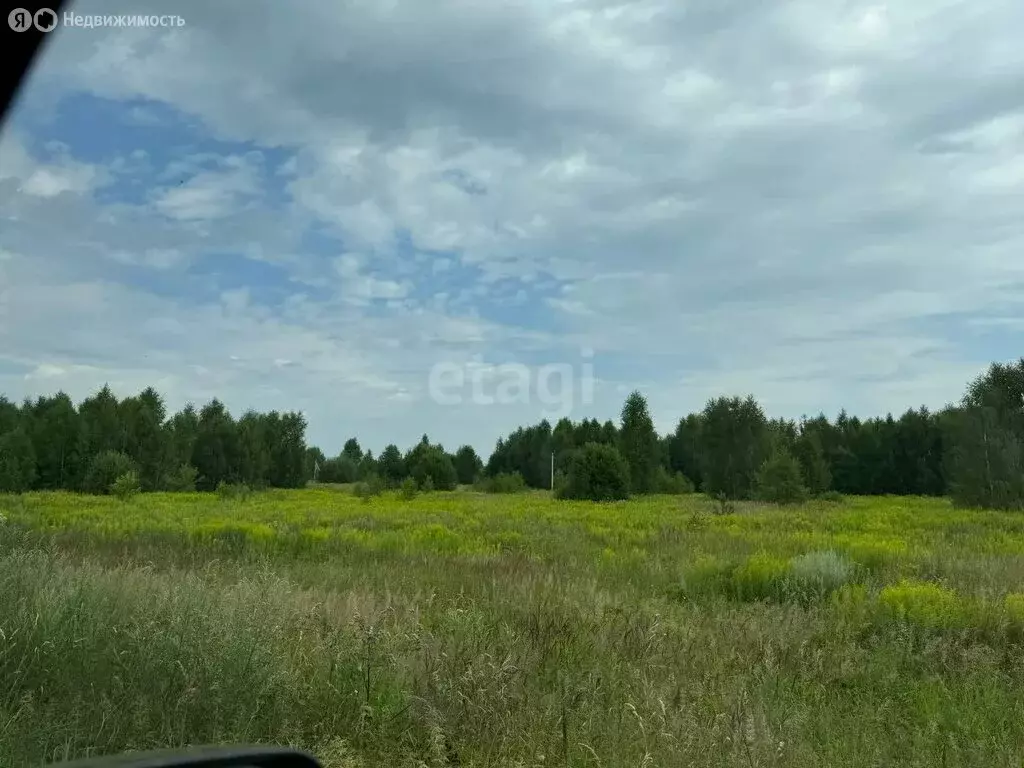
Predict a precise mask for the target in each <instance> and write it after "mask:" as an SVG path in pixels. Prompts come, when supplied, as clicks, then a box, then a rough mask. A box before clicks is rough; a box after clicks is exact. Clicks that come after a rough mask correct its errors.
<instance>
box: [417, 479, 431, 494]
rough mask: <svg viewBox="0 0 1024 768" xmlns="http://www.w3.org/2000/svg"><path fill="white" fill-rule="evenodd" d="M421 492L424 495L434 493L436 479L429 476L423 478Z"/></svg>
mask: <svg viewBox="0 0 1024 768" xmlns="http://www.w3.org/2000/svg"><path fill="white" fill-rule="evenodd" d="M420 490H421V491H423V492H424V493H432V492H433V490H434V478H433V477H431V476H430V475H427V476H426V477H424V478H423V482H422V483H420Z"/></svg>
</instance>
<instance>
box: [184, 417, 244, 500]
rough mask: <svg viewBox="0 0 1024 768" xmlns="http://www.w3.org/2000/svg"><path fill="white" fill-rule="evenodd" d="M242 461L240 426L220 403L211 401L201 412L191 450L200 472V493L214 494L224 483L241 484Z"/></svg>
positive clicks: (194, 463) (195, 465)
mask: <svg viewBox="0 0 1024 768" xmlns="http://www.w3.org/2000/svg"><path fill="white" fill-rule="evenodd" d="M239 459H240V452H239V444H238V428H237V425H236V424H235V421H234V419H233V418H231V414H230V413H228V410H227V408H225V407H224V404H223V403H222V402H220V400H217V399H214V400H211V401H210V403H209V404H207V405H205V406H203V409H202V410H201V411H200V412H199V424H198V428H197V431H196V439H195V444H194V446H193V448H192V462H191V463H192V466H194V467H195V468H196V469H197V470H198V471H199V481H198V482H197V483H196V485H197V487H198V488H199V490H201V491H212V490H214V489H216V488H217V486H218V485H220V484H221V483H222V482H224V483H236V482H238V480H239V478H238V475H239V463H240V462H239Z"/></svg>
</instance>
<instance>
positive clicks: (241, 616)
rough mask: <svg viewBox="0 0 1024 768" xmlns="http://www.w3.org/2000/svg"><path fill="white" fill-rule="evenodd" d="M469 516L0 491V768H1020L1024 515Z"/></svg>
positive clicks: (626, 507) (514, 501)
mask: <svg viewBox="0 0 1024 768" xmlns="http://www.w3.org/2000/svg"><path fill="white" fill-rule="evenodd" d="M714 509H715V505H714V504H713V503H711V502H709V501H707V500H705V499H703V498H701V497H699V496H690V497H651V498H646V499H642V500H635V501H630V502H623V503H616V504H606V505H596V504H589V503H570V502H556V501H554V500H552V499H550V498H549V496H548V495H547V494H544V493H525V494H515V495H510V496H501V495H493V494H481V493H474V492H471V491H467V490H463V491H458V492H454V493H433V494H421V495H419V496H417V497H416V498H414V499H410V500H403V499H401V498H400V497H399V496H398V495H397V494H393V493H387V494H384V495H383V496H380V497H374V498H370V499H366V500H363V499H358V498H355V497H354V496H353V495H352V494H351V493H350V492H349V491H347V490H343V489H337V488H323V487H322V488H317V489H310V490H305V491H295V492H284V491H273V492H268V493H262V494H256V495H254V496H252V497H251V498H249V499H247V500H232V499H227V500H224V499H219V498H218V497H217V496H216V495H213V494H210V495H199V494H184V495H171V494H153V495H143V496H140V497H137V498H135V499H133V500H131V501H129V502H120V501H117V500H116V499H111V498H94V497H84V496H76V495H71V494H28V495H26V496H23V497H0V765H3V766H7V765H13V766H20V765H33V764H36V763H38V762H44V761H52V760H59V759H65V758H69V757H79V756H85V755H90V754H106V753H112V752H120V751H125V750H132V749H150V748H158V747H168V746H170V747H173V746H182V745H187V744H196V743H208V742H273V743H285V744H293V745H297V746H301V747H303V748H305V749H309V750H310V751H313V752H315V753H316V754H318V755H319V756H320V757H321V759H322V760H323V762H324V763H325V765H326V766H328V768H331V767H332V766H346V767H348V766H367V768H369V766H378V765H381V766H382V765H388V766H410V767H411V766H423V765H426V766H442V765H461V766H484V765H488V766H490V765H493V766H499V765H500V766H522V767H525V766H552V765H557V766H607V767H609V768H610V767H612V766H638V767H640V766H644V767H646V766H661V765H680V766H682V765H694V766H734V765H735V766H747V767H749V766H773V765H786V766H790V765H792V766H805V765H806V766H820V765H838V766H876V765H914V766H917V765H919V766H933V765H1007V764H1020V762H1021V761H1022V760H1024V717H1022V715H1024V704H1022V703H1021V702H1022V697H1021V695H1020V692H1021V690H1022V687H1024V518H1022V517H1018V516H1014V515H1008V514H1003V513H994V512H980V511H963V510H954V509H952V508H951V507H950V506H949V504H948V503H947V502H944V501H941V500H934V499H918V498H872V499H847V500H846V501H845V502H843V503H839V504H836V503H827V504H825V503H821V504H809V505H807V506H805V507H799V508H788V509H775V508H772V507H768V506H763V505H756V504H740V505H737V510H736V512H735V513H734V514H729V515H716V514H714V513H713V511H714Z"/></svg>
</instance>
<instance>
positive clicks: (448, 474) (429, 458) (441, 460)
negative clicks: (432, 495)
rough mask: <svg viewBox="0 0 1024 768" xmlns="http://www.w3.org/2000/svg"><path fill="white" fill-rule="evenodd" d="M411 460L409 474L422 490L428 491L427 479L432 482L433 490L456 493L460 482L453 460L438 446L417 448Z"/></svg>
mask: <svg viewBox="0 0 1024 768" xmlns="http://www.w3.org/2000/svg"><path fill="white" fill-rule="evenodd" d="M417 448H418V450H416V451H415V453H414V455H413V456H412V458H410V466H409V474H410V475H412V477H413V478H414V479H415V480H416V484H417V485H418V486H419V487H420V490H421V491H422V490H426V488H424V484H425V483H426V481H427V478H428V477H429V478H430V481H431V486H432V487H431V490H433V489H434V488H436V489H437V490H439V491H454V490H455V486H456V485H457V484H458V482H459V478H458V475H457V474H456V472H455V465H454V464H453V463H452V458H451V456H449V455H448V454H447V453H445V452H444V450H443V449H442V448H441V447H440V446H438V445H426V446H422V447H420V446H417Z"/></svg>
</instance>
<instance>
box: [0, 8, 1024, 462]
mask: <svg viewBox="0 0 1024 768" xmlns="http://www.w3.org/2000/svg"><path fill="white" fill-rule="evenodd" d="M73 10H74V11H75V12H76V13H79V14H93V13H95V14H117V13H129V12H130V13H133V14H135V13H145V14H165V13H170V12H174V13H177V14H178V15H180V16H181V17H182V18H183V19H184V20H185V22H186V23H185V26H184V27H182V28H175V29H168V28H154V29H96V28H93V29H84V28H63V29H62V28H58V30H57V31H56V32H55V33H53V35H54V37H53V38H52V39H51V45H50V47H49V49H48V51H47V53H46V56H45V58H44V61H43V62H42V63H41V65H40V66H39V67H38V68H37V70H36V72H35V73H34V76H33V79H32V81H31V83H30V84H29V88H28V90H27V91H26V92H24V94H23V98H22V100H21V102H20V104H19V107H18V110H17V113H16V114H15V116H14V118H13V119H12V120H11V121H10V122H9V123H8V125H7V126H6V127H5V129H4V132H3V137H2V141H0V217H2V224H0V391H2V392H4V393H5V394H7V395H8V396H9V397H14V398H19V399H20V398H21V397H23V396H26V395H35V394H39V393H50V392H54V391H56V390H58V389H63V390H65V391H67V392H68V393H70V394H71V395H72V396H74V397H75V398H76V399H78V398H81V397H83V396H85V395H86V394H88V393H89V392H90V391H93V390H95V389H96V388H98V387H99V386H101V385H102V384H103V383H104V382H109V383H110V384H111V386H112V387H113V388H114V389H115V390H116V391H118V392H119V393H122V394H128V393H133V392H136V391H138V390H139V389H141V388H143V387H144V386H146V385H150V384H152V385H154V386H156V387H157V388H158V389H159V390H160V391H161V392H163V393H164V394H165V395H166V398H167V400H168V404H169V405H170V406H171V407H173V408H177V407H180V406H181V405H182V404H183V403H184V402H186V401H189V400H191V401H194V402H196V403H203V402H205V401H207V400H209V399H210V398H211V397H213V396H218V397H220V398H221V399H223V400H225V401H226V402H227V404H228V405H229V407H230V408H231V409H232V410H233V411H234V412H236V413H240V412H241V411H243V410H245V409H247V408H257V409H261V410H263V409H270V408H278V409H297V410H303V411H304V412H305V413H306V415H307V417H308V419H309V422H310V428H309V433H308V434H309V437H310V439H311V440H312V441H313V442H315V443H317V444H320V445H321V446H322V447H323V448H324V449H325V451H327V452H328V453H333V452H335V451H337V450H338V449H340V446H341V444H342V442H343V441H344V439H345V438H346V437H348V436H351V435H353V434H355V435H358V436H359V438H360V439H361V442H363V444H364V445H366V446H368V447H371V448H373V449H374V450H379V448H380V447H382V446H383V445H384V444H386V443H387V442H390V441H395V442H398V443H399V444H400V445H403V446H407V445H409V444H411V443H412V442H413V441H414V440H415V439H416V438H417V437H418V436H419V435H420V434H422V433H423V432H427V433H429V434H430V435H431V437H432V438H435V439H438V440H441V441H442V442H444V443H445V445H446V446H450V447H453V448H454V447H455V446H456V445H458V444H461V443H464V442H468V443H471V444H473V445H475V446H476V447H477V448H478V449H480V450H489V449H490V447H492V446H493V443H494V440H495V438H496V437H497V436H498V435H499V434H501V433H503V432H507V431H508V430H509V429H510V428H512V427H514V426H516V425H518V424H520V423H525V422H532V421H535V420H537V419H539V418H540V417H541V415H543V414H544V413H545V412H547V413H548V414H549V415H550V414H551V413H552V412H553V411H557V410H559V405H564V406H566V408H568V407H569V406H571V413H570V414H569V415H571V416H572V417H573V418H582V417H584V416H598V417H599V418H602V419H604V418H609V417H614V416H615V415H616V414H617V412H618V410H619V407H620V405H621V402H622V400H623V397H624V395H625V394H626V393H627V392H628V391H629V390H630V389H632V388H634V387H636V388H639V389H640V390H641V391H642V392H644V393H645V394H646V395H647V397H648V399H649V401H650V403H651V407H652V410H653V413H654V416H655V420H656V423H657V425H658V427H659V428H660V429H661V430H663V431H664V430H668V429H670V428H671V426H672V424H673V422H674V421H675V420H676V419H678V418H679V416H681V415H683V414H685V413H687V412H690V411H693V410H697V409H699V408H701V407H702V406H703V404H704V402H705V401H706V400H707V398H709V397H710V396H713V395H718V394H746V393H752V394H754V395H755V396H757V397H758V398H759V399H760V400H761V402H762V403H763V405H764V406H765V408H766V410H767V411H768V412H769V414H770V415H773V416H774V415H778V416H791V417H799V416H800V415H801V414H804V413H807V414H815V413H817V412H819V411H824V412H825V413H826V414H828V415H830V416H834V415H835V413H836V412H838V410H839V409H840V408H842V407H845V408H847V409H848V410H849V411H851V412H854V413H857V414H860V415H876V414H884V413H885V412H887V411H889V410H892V411H902V410H904V409H905V408H906V407H908V406H918V405H922V404H925V405H928V406H931V407H940V406H942V405H943V404H945V403H947V402H949V401H951V400H954V399H956V398H958V397H959V396H960V394H961V392H962V391H963V388H964V385H965V382H966V381H967V380H968V379H969V378H971V377H973V376H974V375H976V374H977V373H979V372H980V371H981V370H983V369H984V367H985V366H986V365H987V364H988V363H989V362H990V361H992V360H1008V359H1013V358H1016V357H1019V356H1020V355H1021V354H1022V353H1024V344H1022V343H1021V342H1022V339H1024V46H1022V45H1021V35H1022V32H1024V4H1021V2H1020V1H1019V0H974V2H952V1H951V0H922V1H921V2H899V3H896V2H893V3H888V4H886V3H884V2H858V1H857V0H779V1H778V2H770V3H754V2H750V0H693V1H691V2H682V1H681V0H634V1H633V2H629V3H625V4H618V3H615V2H612V1H611V0H524V1H522V2H515V3H504V2H498V1H497V0H495V1H492V2H468V0H455V1H454V2H443V1H442V0H433V1H432V2H423V1H422V0H350V1H346V2H341V1H340V0H323V2H319V1H315V0H302V2H295V3H280V2H249V1H248V0H246V1H244V2H243V1H242V0H238V1H233V0H220V1H219V2H216V3H207V2H205V1H204V2H198V1H195V2H175V3H170V2H168V0H133V2H130V3H128V2H120V3H119V2H80V3H78V4H77V5H75V6H74V8H73ZM511 363H517V364H521V365H524V366H527V368H526V369H525V370H526V371H527V372H528V373H529V377H530V384H531V386H532V387H533V389H532V390H531V392H530V394H529V396H527V397H524V398H519V399H518V401H517V402H512V403H505V404H501V403H490V404H488V403H487V402H485V401H486V399H488V398H490V397H493V396H494V394H495V392H496V391H497V387H498V386H499V385H500V384H501V382H502V381H503V380H504V379H503V377H505V376H506V374H507V373H508V369H506V368H501V367H500V366H503V365H508V364H511ZM554 364H560V365H563V366H568V370H570V371H571V372H572V376H571V377H570V378H569V379H567V380H565V381H563V384H564V386H565V387H566V390H565V393H564V397H562V398H560V403H555V402H554V400H552V398H548V402H547V403H545V402H543V400H542V398H541V397H540V393H538V391H537V389H536V387H537V385H538V383H539V382H541V379H542V376H543V370H544V369H543V366H547V365H554ZM438 365H442V366H447V368H446V370H447V371H449V372H451V371H452V370H462V371H464V372H466V373H467V378H466V383H465V385H464V386H463V387H462V388H461V389H460V388H458V387H457V386H456V384H457V382H455V380H454V379H453V378H450V377H449V378H448V379H447V380H446V381H447V383H446V384H445V386H446V387H447V389H446V391H445V397H444V398H443V400H444V402H439V401H438V398H437V397H436V396H432V388H431V384H430V382H431V379H430V373H431V371H432V370H434V371H437V370H438V368H437V366H438ZM587 365H589V366H592V369H593V375H594V379H595V381H594V383H593V393H592V397H591V396H588V391H587V388H586V383H585V382H584V381H583V379H584V377H585V375H586V366H587ZM469 376H478V377H479V378H478V380H479V382H480V385H479V387H478V392H479V395H480V396H475V395H474V393H473V388H472V386H471V385H470V378H469ZM453 382H455V383H453ZM552 388H554V389H557V386H555V385H552ZM506 391H507V390H506ZM453 393H454V395H453ZM474 400H475V401H477V402H474ZM524 400H525V402H523V401H524ZM456 401H461V402H456ZM453 403H454V404H453Z"/></svg>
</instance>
